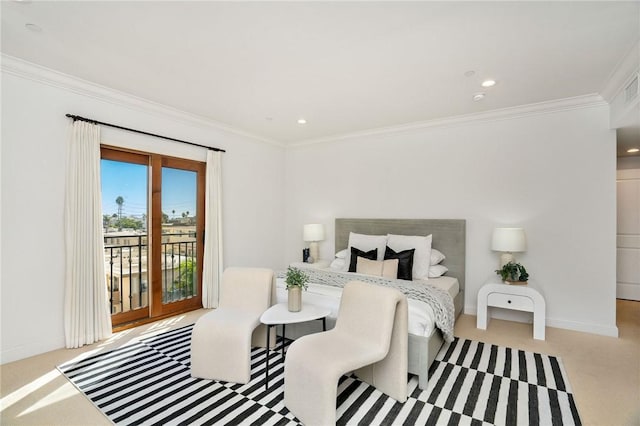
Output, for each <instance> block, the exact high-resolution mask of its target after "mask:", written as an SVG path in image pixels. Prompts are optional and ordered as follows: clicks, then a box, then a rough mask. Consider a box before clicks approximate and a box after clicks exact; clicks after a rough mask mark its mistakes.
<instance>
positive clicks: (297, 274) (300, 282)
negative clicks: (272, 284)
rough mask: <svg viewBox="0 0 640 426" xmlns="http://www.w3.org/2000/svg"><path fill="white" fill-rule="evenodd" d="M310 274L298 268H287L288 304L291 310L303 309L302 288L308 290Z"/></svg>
mask: <svg viewBox="0 0 640 426" xmlns="http://www.w3.org/2000/svg"><path fill="white" fill-rule="evenodd" d="M308 282H309V276H308V275H307V274H305V273H304V272H303V271H301V270H300V269H298V268H294V267H291V266H290V267H289V268H287V278H286V279H285V283H286V285H287V293H288V295H287V304H288V308H289V311H290V312H299V311H300V309H302V290H303V289H304V290H306V289H307V287H308V285H307V283H308Z"/></svg>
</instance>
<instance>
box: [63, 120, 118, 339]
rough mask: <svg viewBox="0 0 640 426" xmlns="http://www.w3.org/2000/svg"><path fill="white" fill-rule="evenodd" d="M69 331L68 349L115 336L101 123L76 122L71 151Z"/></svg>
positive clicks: (66, 313)
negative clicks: (107, 271)
mask: <svg viewBox="0 0 640 426" xmlns="http://www.w3.org/2000/svg"><path fill="white" fill-rule="evenodd" d="M64 214H65V229H64V231H65V252H66V268H65V295H64V305H65V306H64V309H65V311H64V329H65V339H66V345H67V348H78V347H80V346H83V345H85V344H90V343H93V342H97V341H98V340H102V339H105V338H107V337H109V336H111V313H110V311H109V310H110V308H109V297H108V295H107V285H106V277H105V269H104V240H103V235H102V205H101V188H100V127H98V126H97V125H95V124H91V123H87V122H83V121H75V122H74V123H73V127H72V134H71V140H70V142H69V145H68V149H67V176H66V196H65V211H64Z"/></svg>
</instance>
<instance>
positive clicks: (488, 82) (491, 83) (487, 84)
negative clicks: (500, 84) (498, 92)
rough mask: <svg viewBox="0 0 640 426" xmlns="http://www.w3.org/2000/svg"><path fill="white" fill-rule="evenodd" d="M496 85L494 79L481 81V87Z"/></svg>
mask: <svg viewBox="0 0 640 426" xmlns="http://www.w3.org/2000/svg"><path fill="white" fill-rule="evenodd" d="M495 85H496V81H495V80H485V81H483V82H482V87H491V86H495Z"/></svg>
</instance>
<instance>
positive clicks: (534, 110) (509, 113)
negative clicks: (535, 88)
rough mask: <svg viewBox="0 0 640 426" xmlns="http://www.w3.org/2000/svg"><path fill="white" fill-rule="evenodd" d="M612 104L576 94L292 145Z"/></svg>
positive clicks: (293, 144) (596, 96)
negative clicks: (552, 99)
mask: <svg viewBox="0 0 640 426" xmlns="http://www.w3.org/2000/svg"><path fill="white" fill-rule="evenodd" d="M608 105H609V104H608V103H607V102H606V101H605V100H604V99H603V98H602V96H600V95H598V94H595V93H594V94H588V95H583V96H575V97H571V98H565V99H557V100H554V101H546V102H538V103H533V104H527V105H520V106H517V107H510V108H501V109H494V110H491V111H486V112H481V113H474V114H465V115H459V116H454V117H447V118H440V119H435V120H428V121H417V122H412V123H406V124H401V125H398V126H389V127H380V128H377V129H370V130H364V131H361V132H354V133H346V134H342V135H334V136H329V137H324V138H318V139H308V140H303V141H299V142H293V143H290V144H289V146H292V147H293V146H305V145H314V144H319V143H327V142H336V141H339V140H344V139H354V138H360V137H370V136H380V135H386V134H394V133H401V132H407V131H415V130H421V129H428V128H437V127H450V126H461V125H465V124H471V123H483V122H491V121H498V120H510V119H515V118H523V117H528V116H534V115H541V114H551V113H555V112H560V111H570V110H574V109H582V108H592V107H602V106H608Z"/></svg>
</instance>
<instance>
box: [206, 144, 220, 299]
mask: <svg viewBox="0 0 640 426" xmlns="http://www.w3.org/2000/svg"><path fill="white" fill-rule="evenodd" d="M221 161H222V153H221V152H220V151H214V150H211V149H210V150H209V151H208V152H207V188H206V195H205V216H204V264H203V272H202V306H204V307H205V308H209V309H210V308H217V307H218V298H219V293H220V282H221V280H222V193H221V190H222V168H221Z"/></svg>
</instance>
